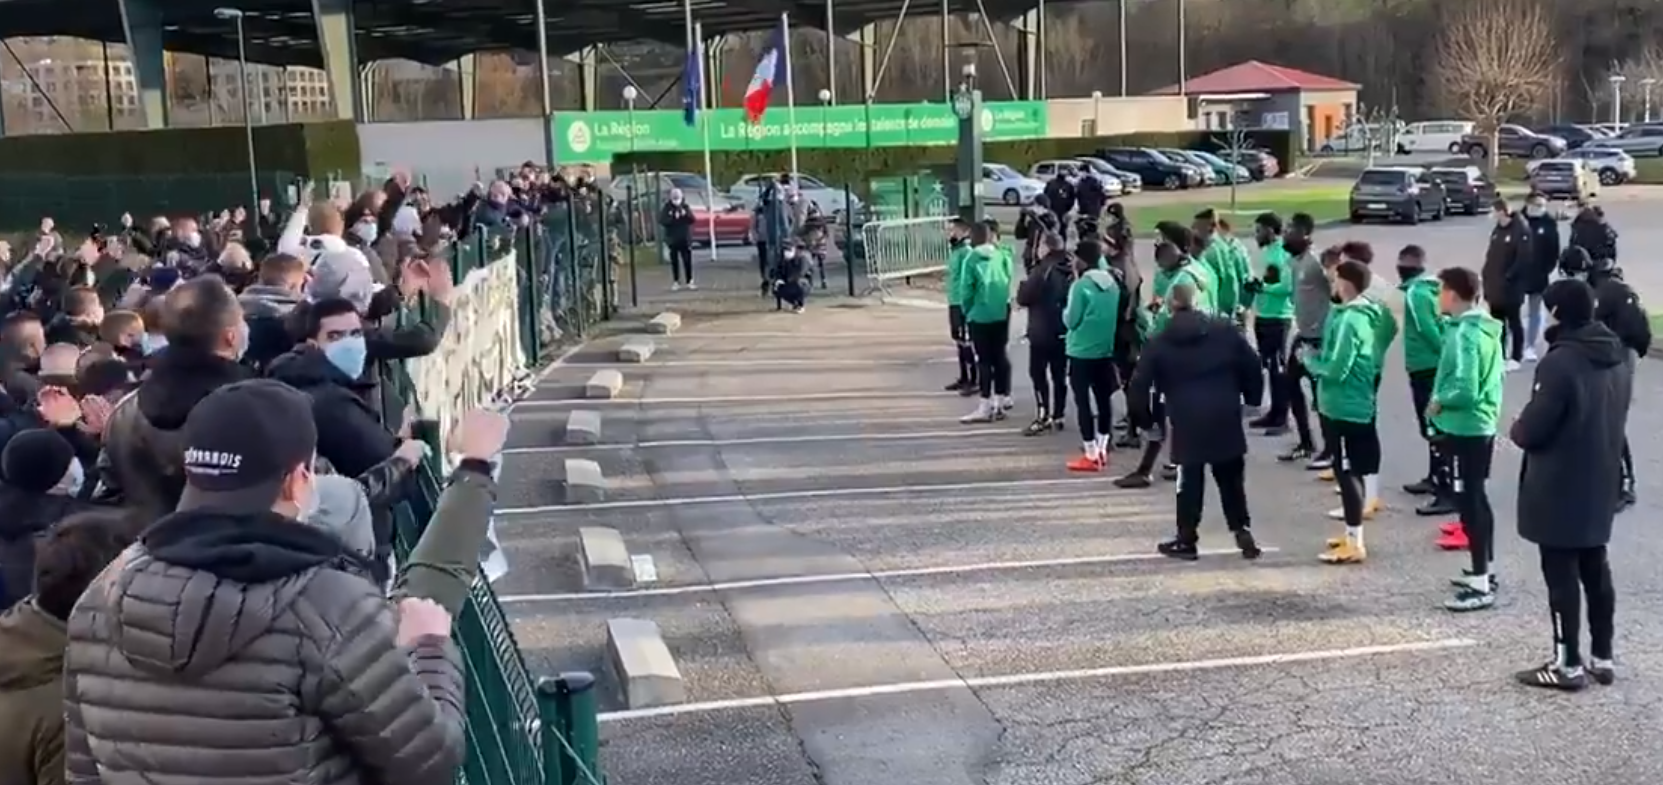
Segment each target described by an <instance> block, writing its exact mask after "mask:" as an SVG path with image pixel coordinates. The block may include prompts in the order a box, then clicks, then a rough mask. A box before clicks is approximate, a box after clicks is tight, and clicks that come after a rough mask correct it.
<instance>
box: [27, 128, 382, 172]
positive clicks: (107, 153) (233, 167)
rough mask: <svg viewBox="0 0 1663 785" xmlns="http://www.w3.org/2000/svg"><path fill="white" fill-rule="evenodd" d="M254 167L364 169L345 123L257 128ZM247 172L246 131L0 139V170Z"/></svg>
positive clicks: (354, 133) (181, 130)
mask: <svg viewBox="0 0 1663 785" xmlns="http://www.w3.org/2000/svg"><path fill="white" fill-rule="evenodd" d="M254 154H255V158H256V159H257V160H258V162H259V168H261V169H264V170H272V171H284V172H293V173H295V174H297V175H302V176H311V175H323V174H325V173H328V172H357V171H359V170H360V168H361V164H360V160H359V159H360V158H361V157H362V154H361V151H360V150H359V146H358V129H357V127H356V126H355V125H353V123H352V122H351V121H349V120H337V121H329V122H321V123H290V124H286V125H261V126H255V127H254ZM247 171H248V138H247V136H246V133H245V131H244V130H243V127H242V126H240V125H238V126H214V127H211V128H164V129H158V130H153V131H151V130H145V131H114V132H110V133H84V134H42V135H32V136H8V137H4V138H0V172H5V173H7V174H31V173H32V174H44V175H58V176H63V177H75V176H102V177H124V176H135V175H162V176H172V177H178V176H192V175H210V174H223V173H233V172H247Z"/></svg>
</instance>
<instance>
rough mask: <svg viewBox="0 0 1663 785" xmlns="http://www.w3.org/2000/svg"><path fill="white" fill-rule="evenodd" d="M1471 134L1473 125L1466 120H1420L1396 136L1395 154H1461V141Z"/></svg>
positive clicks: (1405, 127)
mask: <svg viewBox="0 0 1663 785" xmlns="http://www.w3.org/2000/svg"><path fill="white" fill-rule="evenodd" d="M1472 132H1473V123H1471V122H1468V121H1466V120H1422V121H1420V122H1417V123H1410V124H1408V125H1406V126H1404V127H1403V130H1402V131H1401V132H1400V133H1398V135H1397V140H1396V141H1397V144H1396V148H1397V152H1398V153H1399V154H1401V155H1408V154H1410V153H1444V152H1447V153H1450V154H1452V155H1459V154H1460V153H1461V149H1462V148H1461V140H1462V139H1463V138H1464V137H1466V136H1467V135H1469V134H1471V133H1472Z"/></svg>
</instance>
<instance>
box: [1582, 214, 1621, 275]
mask: <svg viewBox="0 0 1663 785" xmlns="http://www.w3.org/2000/svg"><path fill="white" fill-rule="evenodd" d="M1570 245H1574V246H1576V247H1578V248H1581V249H1583V250H1585V251H1587V252H1588V256H1589V258H1593V259H1610V260H1611V261H1613V262H1615V261H1617V230H1616V229H1613V228H1611V224H1610V223H1609V222H1607V221H1606V220H1605V211H1604V210H1601V209H1600V208H1598V207H1594V206H1588V207H1584V208H1582V211H1581V212H1579V213H1577V214H1576V218H1574V219H1572V220H1571V241H1570Z"/></svg>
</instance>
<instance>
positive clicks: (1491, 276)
mask: <svg viewBox="0 0 1663 785" xmlns="http://www.w3.org/2000/svg"><path fill="white" fill-rule="evenodd" d="M1490 211H1491V214H1492V215H1493V216H1494V217H1495V221H1496V226H1495V229H1493V230H1491V231H1490V247H1489V250H1487V251H1485V253H1484V270H1483V271H1482V275H1483V276H1484V301H1485V302H1486V303H1489V305H1490V315H1491V316H1494V317H1495V318H1497V319H1500V320H1501V323H1502V326H1503V327H1504V328H1505V329H1506V335H1507V338H1508V340H1509V342H1510V346H1509V347H1508V354H1507V370H1509V371H1516V370H1518V369H1519V363H1520V362H1522V361H1523V360H1524V322H1523V321H1522V320H1521V319H1520V318H1519V309H1520V308H1521V307H1522V306H1523V305H1524V289H1525V286H1524V284H1525V279H1526V278H1527V277H1528V276H1529V273H1530V268H1531V266H1532V265H1533V264H1535V258H1534V257H1533V256H1532V255H1531V251H1530V227H1529V226H1528V225H1527V223H1526V221H1525V219H1524V217H1523V216H1519V215H1516V214H1515V213H1514V212H1513V209H1512V208H1511V207H1509V206H1508V205H1507V200H1506V199H1497V200H1495V203H1494V204H1492V205H1491V210H1490Z"/></svg>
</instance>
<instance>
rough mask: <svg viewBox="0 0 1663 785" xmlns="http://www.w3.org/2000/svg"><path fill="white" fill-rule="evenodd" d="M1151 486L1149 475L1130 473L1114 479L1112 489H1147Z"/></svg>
mask: <svg viewBox="0 0 1663 785" xmlns="http://www.w3.org/2000/svg"><path fill="white" fill-rule="evenodd" d="M1153 484H1154V483H1151V482H1150V481H1149V475H1147V474H1144V473H1142V472H1132V473H1131V474H1128V475H1125V476H1123V477H1116V478H1115V479H1114V487H1116V488H1148V487H1149V486H1150V485H1153Z"/></svg>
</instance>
